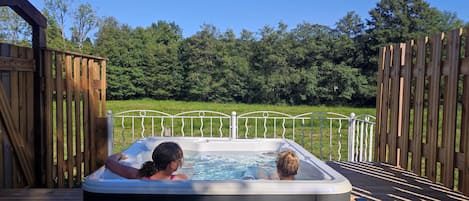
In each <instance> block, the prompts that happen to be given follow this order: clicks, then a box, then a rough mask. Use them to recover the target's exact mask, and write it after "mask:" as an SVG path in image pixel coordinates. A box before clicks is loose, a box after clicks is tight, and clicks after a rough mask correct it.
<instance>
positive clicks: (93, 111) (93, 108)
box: [88, 59, 98, 171]
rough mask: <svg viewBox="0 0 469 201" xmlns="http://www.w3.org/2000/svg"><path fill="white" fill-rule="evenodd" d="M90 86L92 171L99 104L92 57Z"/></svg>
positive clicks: (94, 161) (89, 67)
mask: <svg viewBox="0 0 469 201" xmlns="http://www.w3.org/2000/svg"><path fill="white" fill-rule="evenodd" d="M88 73H89V77H88V88H89V94H90V105H89V110H90V117H89V121H90V153H91V154H90V163H91V164H90V168H91V171H95V170H96V129H95V128H96V117H97V112H96V111H97V109H98V108H97V106H98V105H97V104H98V102H97V101H96V98H98V97H97V94H96V92H95V89H94V88H93V87H92V83H93V80H94V79H95V77H96V63H95V62H94V60H92V59H90V60H88Z"/></svg>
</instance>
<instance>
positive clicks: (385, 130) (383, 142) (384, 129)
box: [379, 46, 393, 162]
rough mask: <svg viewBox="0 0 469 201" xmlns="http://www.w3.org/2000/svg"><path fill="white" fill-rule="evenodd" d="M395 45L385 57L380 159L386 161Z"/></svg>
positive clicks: (390, 47)
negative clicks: (391, 75) (390, 84)
mask: <svg viewBox="0 0 469 201" xmlns="http://www.w3.org/2000/svg"><path fill="white" fill-rule="evenodd" d="M392 51H393V47H392V46H389V49H388V50H387V51H386V54H385V55H386V56H385V59H384V76H383V90H382V94H383V99H382V104H381V106H382V108H381V110H382V112H381V122H380V132H379V135H380V141H379V144H380V145H379V149H380V150H379V161H381V162H386V161H387V159H386V144H387V140H386V138H387V136H388V109H389V108H388V98H389V76H390V65H391V58H392Z"/></svg>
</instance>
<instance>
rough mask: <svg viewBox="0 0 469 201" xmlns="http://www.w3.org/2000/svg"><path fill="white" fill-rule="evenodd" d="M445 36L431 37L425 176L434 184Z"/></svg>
mask: <svg viewBox="0 0 469 201" xmlns="http://www.w3.org/2000/svg"><path fill="white" fill-rule="evenodd" d="M443 36H444V34H443V33H441V34H436V35H433V36H432V37H431V42H432V54H431V58H432V61H431V63H430V64H431V65H430V69H429V70H430V83H429V84H430V90H429V94H428V115H427V146H429V147H428V148H429V149H428V152H425V158H426V159H427V163H426V164H425V167H426V169H425V174H426V175H427V177H428V178H429V179H430V180H432V181H433V182H435V181H436V162H437V152H436V149H437V148H438V144H437V143H438V122H439V108H440V75H441V68H440V64H441V53H442V52H441V49H442V44H443V43H442V39H443Z"/></svg>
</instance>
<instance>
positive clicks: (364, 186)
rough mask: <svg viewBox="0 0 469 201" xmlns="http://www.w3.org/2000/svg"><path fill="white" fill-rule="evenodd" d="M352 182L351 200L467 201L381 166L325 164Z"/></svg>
mask: <svg viewBox="0 0 469 201" xmlns="http://www.w3.org/2000/svg"><path fill="white" fill-rule="evenodd" d="M327 164H328V165H329V166H331V167H332V168H334V169H335V170H337V171H338V172H340V173H341V174H342V175H344V176H345V177H347V179H348V180H349V181H350V182H351V183H352V186H353V189H352V198H351V200H353V198H357V197H359V198H365V199H367V200H469V197H467V196H464V195H462V194H460V193H458V192H454V191H452V190H451V189H449V188H446V187H444V186H442V185H438V184H433V183H432V182H431V181H430V180H428V179H425V178H422V177H419V176H417V175H416V174H414V173H411V172H407V171H405V170H402V169H399V168H396V167H394V166H391V165H387V164H383V163H366V162H365V163H364V162H360V163H356V162H327Z"/></svg>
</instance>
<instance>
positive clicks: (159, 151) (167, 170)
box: [105, 142, 187, 180]
mask: <svg viewBox="0 0 469 201" xmlns="http://www.w3.org/2000/svg"><path fill="white" fill-rule="evenodd" d="M125 158H126V156H125V155H124V154H122V153H117V154H113V155H111V156H109V157H108V158H107V159H106V161H105V165H106V168H108V169H109V170H110V171H112V172H113V173H115V174H117V175H119V176H121V177H125V178H127V179H147V180H186V179H187V176H186V175H185V174H173V173H174V172H176V171H177V170H178V168H179V167H181V166H182V159H183V152H182V149H181V147H180V146H179V145H178V144H176V143H174V142H163V143H161V144H159V145H158V146H157V147H156V148H155V150H153V154H152V159H153V161H147V162H145V163H144V164H143V165H142V167H141V168H140V169H137V168H134V167H130V166H126V165H123V164H121V163H119V160H121V159H125Z"/></svg>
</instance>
